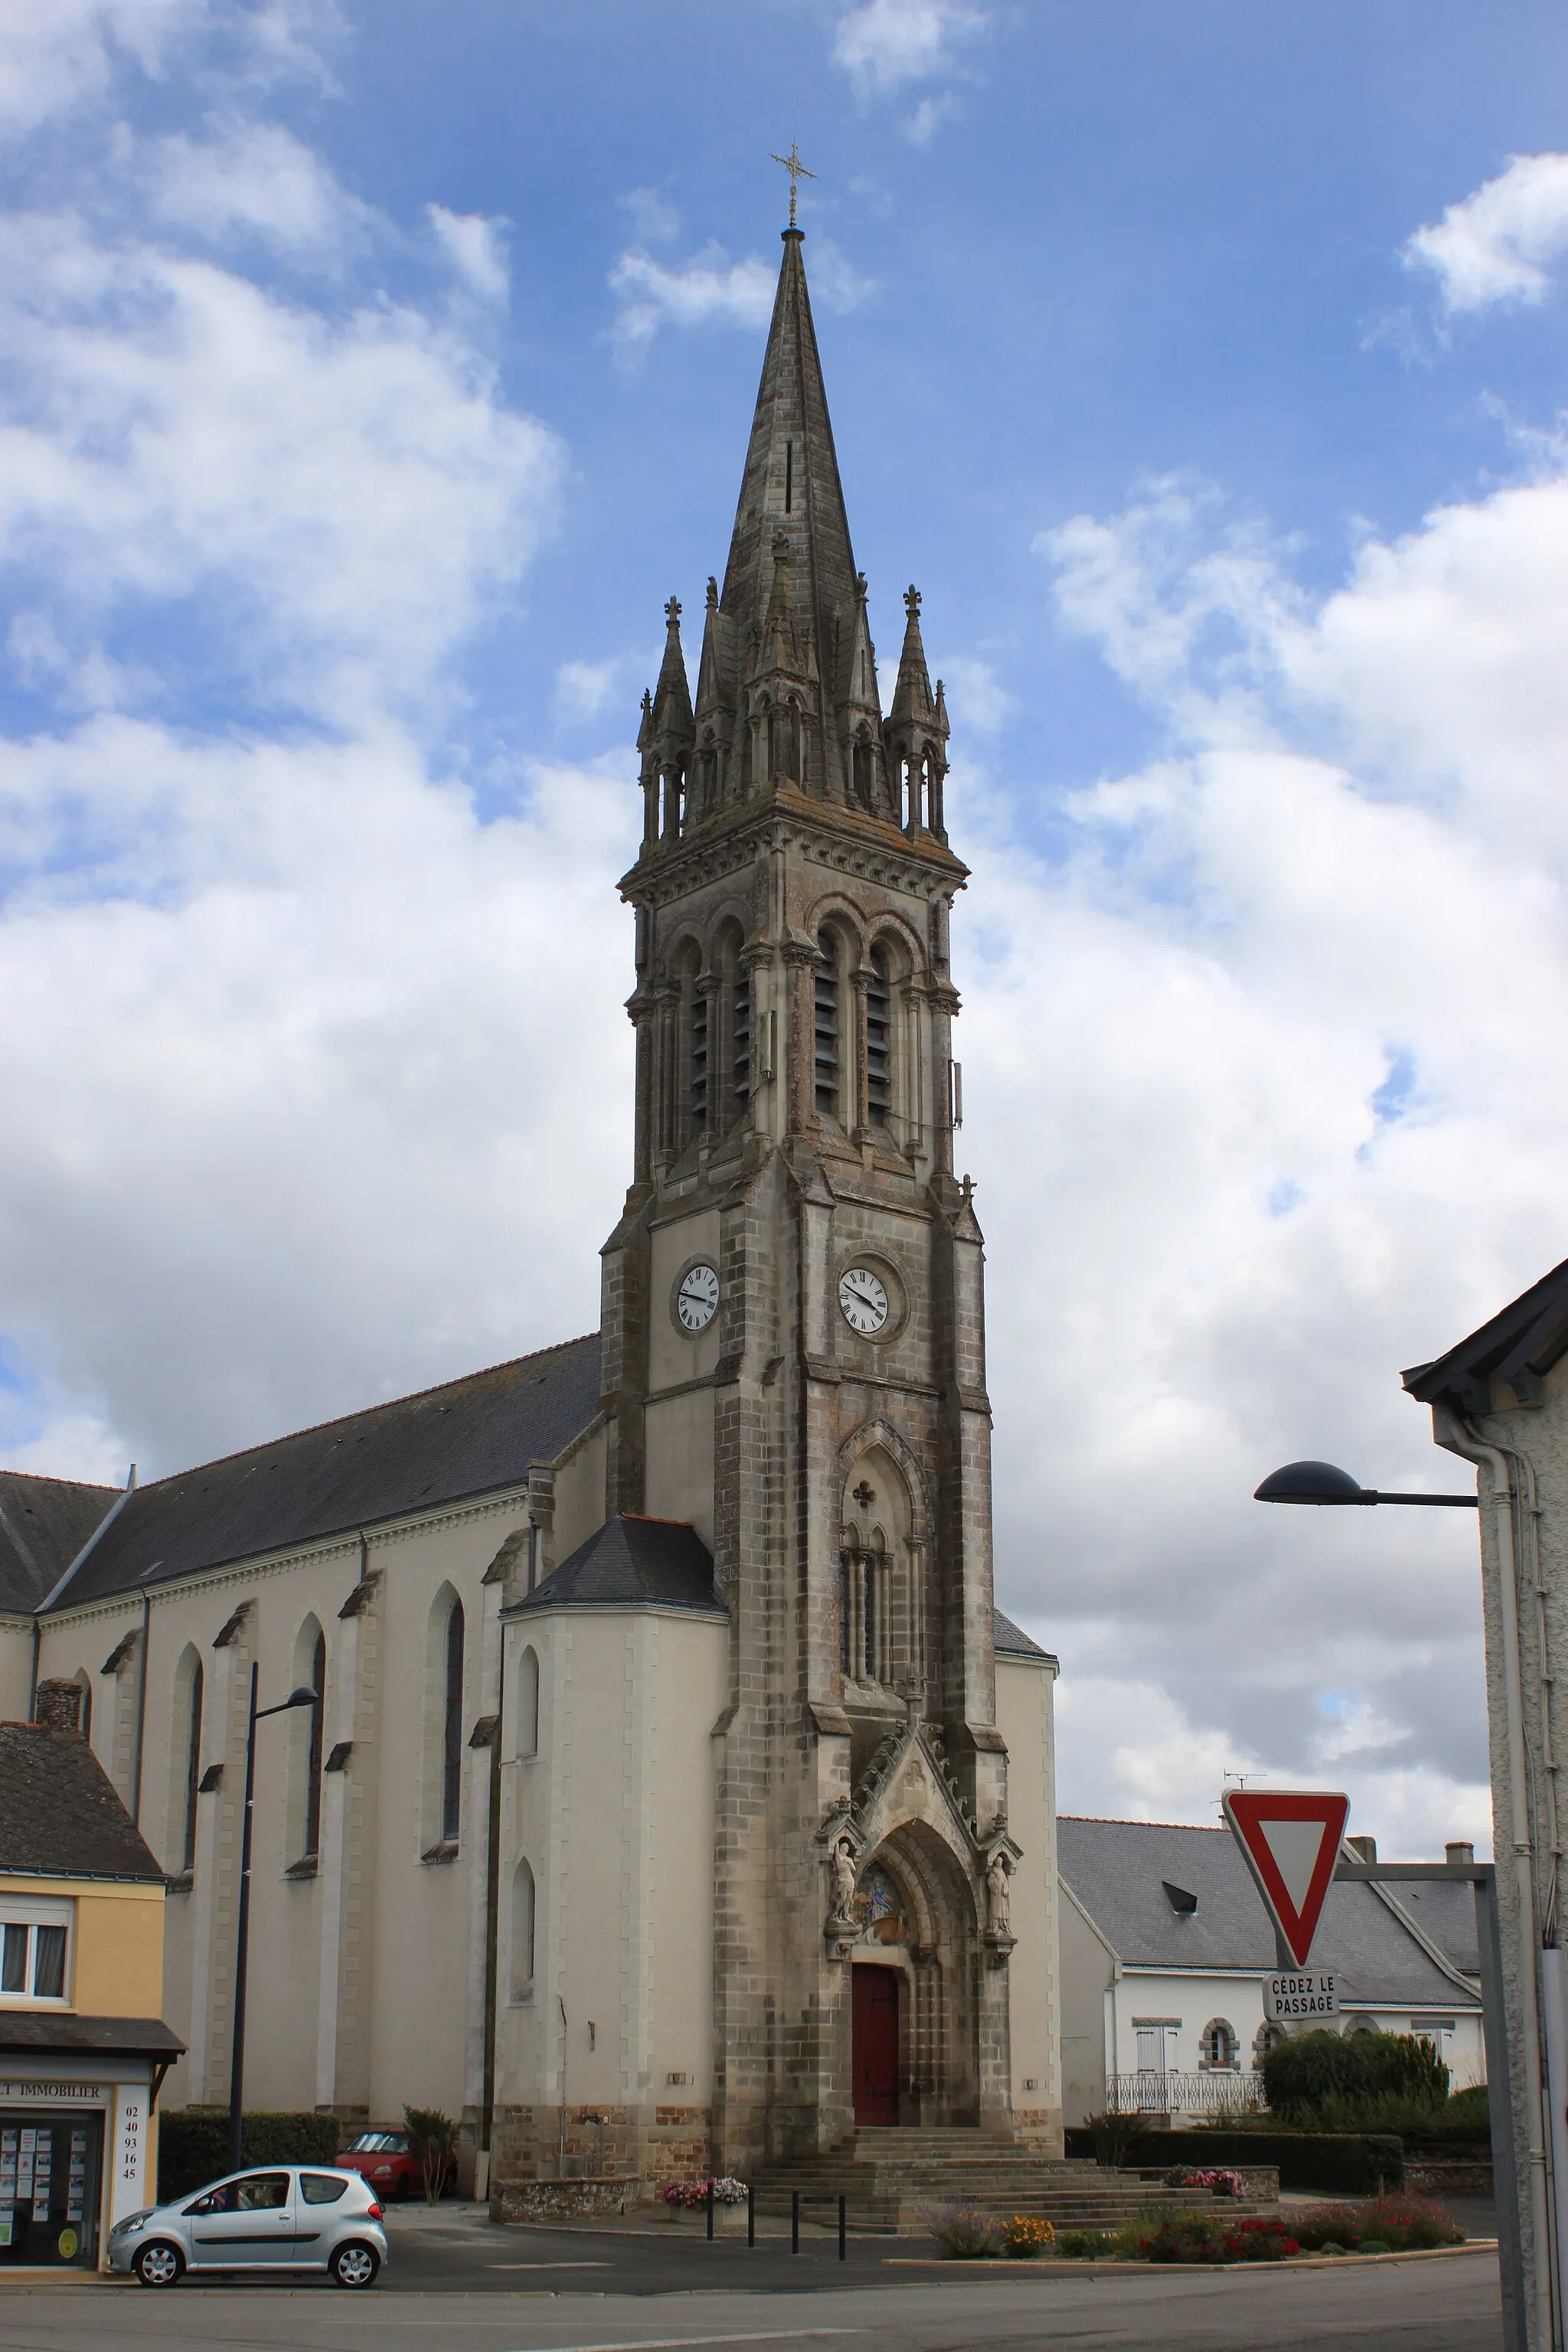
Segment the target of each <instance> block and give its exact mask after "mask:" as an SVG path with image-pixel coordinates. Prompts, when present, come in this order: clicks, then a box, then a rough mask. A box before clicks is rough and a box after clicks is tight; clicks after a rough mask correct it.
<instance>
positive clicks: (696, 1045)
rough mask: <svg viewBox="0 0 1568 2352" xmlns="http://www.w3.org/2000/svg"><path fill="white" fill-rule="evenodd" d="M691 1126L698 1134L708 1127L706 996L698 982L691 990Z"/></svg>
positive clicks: (693, 984) (694, 982) (694, 983)
mask: <svg viewBox="0 0 1568 2352" xmlns="http://www.w3.org/2000/svg"><path fill="white" fill-rule="evenodd" d="M690 1038H691V1094H690V1108H691V1124H692V1126H693V1128H694V1129H696V1130H697V1131H698V1133H699V1134H700V1133H701V1132H702V1131H703V1129H705V1128H706V1127H707V1125H708V995H707V992H706V990H705V989H703V988H702V987H701V986H700V983H699V982H696V981H693V982H692V989H691V1015H690Z"/></svg>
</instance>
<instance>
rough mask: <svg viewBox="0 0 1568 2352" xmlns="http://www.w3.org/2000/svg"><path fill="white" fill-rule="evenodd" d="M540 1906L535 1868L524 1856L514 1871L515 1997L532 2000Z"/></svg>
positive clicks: (512, 1973) (512, 1948) (512, 1993)
mask: <svg viewBox="0 0 1568 2352" xmlns="http://www.w3.org/2000/svg"><path fill="white" fill-rule="evenodd" d="M537 1909H538V1903H537V1894H536V1889H535V1887H534V1884H533V1872H532V1871H531V1868H530V1867H529V1864H528V1863H527V1862H526V1861H525V1860H520V1861H519V1863H518V1865H517V1868H516V1869H515V1870H514V1871H513V1872H512V1874H511V1997H512V1999H513V2000H531V1999H532V1997H533V1970H534V1935H535V1928H536V1913H537Z"/></svg>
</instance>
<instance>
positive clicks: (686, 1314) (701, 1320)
mask: <svg viewBox="0 0 1568 2352" xmlns="http://www.w3.org/2000/svg"><path fill="white" fill-rule="evenodd" d="M675 1311H676V1313H677V1315H678V1316H679V1318H680V1328H681V1329H682V1330H683V1331H706V1329H707V1328H708V1326H709V1325H710V1323H711V1322H712V1320H713V1318H714V1316H715V1315H716V1314H717V1313H718V1311H719V1275H718V1271H717V1269H716V1268H715V1267H713V1266H710V1265H707V1264H706V1263H703V1264H702V1265H694V1266H689V1268H688V1269H687V1271H686V1273H685V1274H683V1275H682V1276H681V1277H680V1287H679V1290H678V1291H677V1292H676V1294H675Z"/></svg>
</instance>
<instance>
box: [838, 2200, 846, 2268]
mask: <svg viewBox="0 0 1568 2352" xmlns="http://www.w3.org/2000/svg"><path fill="white" fill-rule="evenodd" d="M847 2203H848V2200H847V2198H846V2197H845V2195H844V2193H843V2191H842V2190H840V2192H839V2197H838V2259H839V2261H840V2262H842V2261H843V2260H844V2221H845V2209H846V2206H847Z"/></svg>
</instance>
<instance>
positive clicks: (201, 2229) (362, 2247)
mask: <svg viewBox="0 0 1568 2352" xmlns="http://www.w3.org/2000/svg"><path fill="white" fill-rule="evenodd" d="M386 2258H387V2245H386V2232H385V2231H384V2229H383V2228H382V2226H381V2207H380V2206H379V2205H378V2204H377V2203H376V2200H375V2196H374V2191H373V2190H372V2189H371V2188H370V2186H369V2184H368V2182H366V2181H364V2180H363V2179H361V2178H360V2175H359V2174H358V2173H357V2172H334V2171H331V2169H329V2168H327V2167H325V2166H316V2165H304V2164H275V2165H268V2166H267V2167H266V2168H265V2169H258V2170H257V2171H255V2172H235V2173H231V2174H230V2175H229V2176H228V2178H227V2179H225V2180H215V2181H214V2182H213V2183H212V2186H211V2187H210V2188H208V2189H197V2190H196V2191H195V2195H194V2196H190V2197H177V2198H176V2199H175V2200H174V2203H173V2204H170V2205H151V2206H149V2207H148V2209H147V2210H146V2211H145V2212H143V2213H130V2214H127V2216H126V2218H125V2220H124V2221H117V2222H116V2223H115V2225H114V2227H113V2229H112V2230H111V2231H110V2233H109V2266H110V2270H115V2271H133V2272H134V2273H135V2274H136V2276H137V2278H139V2279H140V2280H141V2282H142V2285H143V2286H174V2284H176V2282H177V2281H178V2280H179V2279H180V2278H181V2277H182V2276H183V2274H184V2273H185V2272H186V2271H190V2272H192V2273H194V2274H195V2275H196V2276H198V2277H199V2276H200V2275H202V2273H205V2272H209V2271H279V2270H301V2271H326V2272H327V2273H328V2274H329V2275H330V2276H331V2278H333V2279H335V2280H336V2282H337V2284H339V2286H371V2285H373V2284H374V2281H375V2276H376V2273H377V2272H378V2271H379V2270H380V2269H381V2266H382V2264H383V2263H384V2262H385V2261H386Z"/></svg>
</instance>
